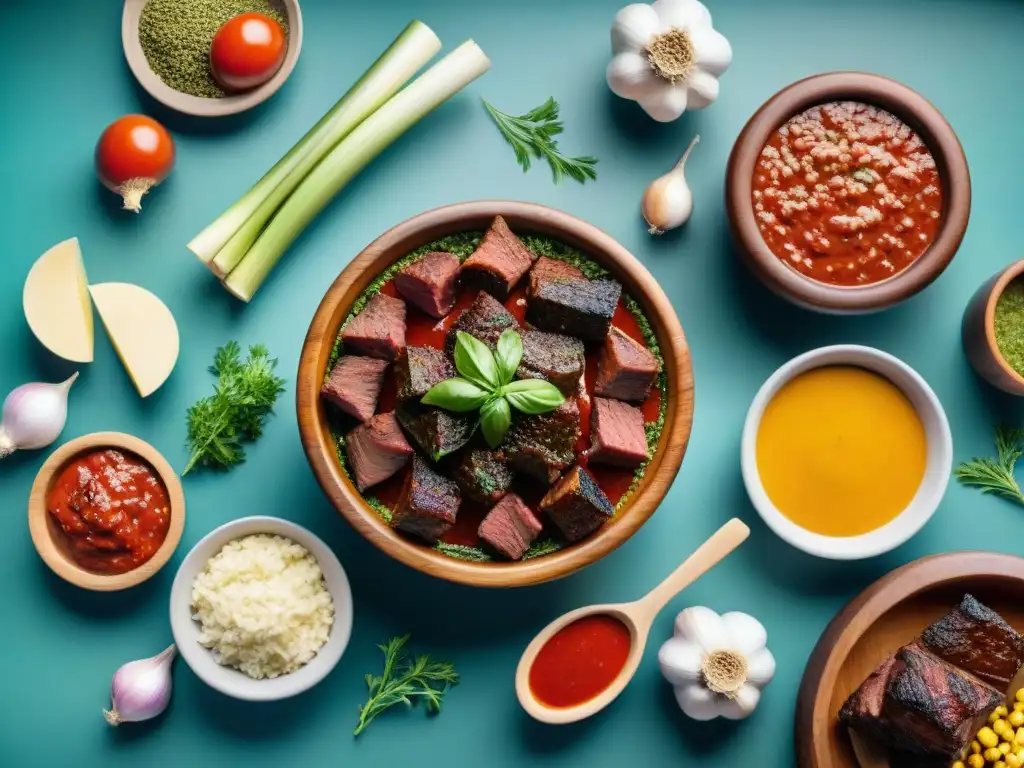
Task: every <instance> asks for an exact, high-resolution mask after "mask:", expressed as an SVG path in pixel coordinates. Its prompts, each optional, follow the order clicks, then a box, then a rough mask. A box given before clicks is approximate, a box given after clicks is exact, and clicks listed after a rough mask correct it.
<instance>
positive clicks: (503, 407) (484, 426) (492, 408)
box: [480, 397, 512, 448]
mask: <svg viewBox="0 0 1024 768" xmlns="http://www.w3.org/2000/svg"><path fill="white" fill-rule="evenodd" d="M510 426H512V411H511V410H510V409H509V407H508V403H507V402H506V401H505V398H503V397H495V398H492V399H490V400H488V401H487V402H486V403H484V404H483V407H482V408H481V409H480V429H481V431H482V432H483V433H484V440H486V441H487V444H488V445H489V446H490V447H491V448H497V447H498V446H499V445H501V441H502V440H504V439H505V435H506V434H507V433H508V428H509V427H510Z"/></svg>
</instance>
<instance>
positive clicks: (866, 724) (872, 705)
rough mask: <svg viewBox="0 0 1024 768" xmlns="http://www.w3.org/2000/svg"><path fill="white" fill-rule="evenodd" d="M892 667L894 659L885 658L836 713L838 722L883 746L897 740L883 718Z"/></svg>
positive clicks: (893, 731)
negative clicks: (883, 707)
mask: <svg viewBox="0 0 1024 768" xmlns="http://www.w3.org/2000/svg"><path fill="white" fill-rule="evenodd" d="M895 664H896V657H895V656H893V655H890V656H887V657H886V659H885V661H883V662H882V663H881V664H879V665H878V667H877V668H876V669H875V671H874V672H872V673H871V674H870V675H868V678H867V680H865V681H864V682H863V683H861V684H860V687H859V688H858V689H857V690H855V691H854V692H853V693H851V694H850V697H849V698H848V699H847V700H846V703H845V704H843V708H842V709H840V710H839V722H841V723H843V724H844V725H847V726H849V727H850V728H853V729H854V730H856V731H858V732H860V733H863V734H864V735H866V736H870V737H872V738H874V739H877V740H878V741H880V742H882V743H883V744H892V743H893V742H894V741H896V740H897V739H898V735H897V733H896V732H895V730H894V729H893V727H892V724H891V723H890V722H889V721H888V720H887V719H886V718H885V717H884V716H883V714H882V706H883V704H884V703H885V690H886V688H887V687H888V685H889V676H890V675H891V674H892V668H893V665H895Z"/></svg>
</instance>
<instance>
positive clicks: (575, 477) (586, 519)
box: [540, 464, 615, 541]
mask: <svg viewBox="0 0 1024 768" xmlns="http://www.w3.org/2000/svg"><path fill="white" fill-rule="evenodd" d="M540 508H541V509H543V510H544V511H545V512H547V513H548V517H550V518H551V520H552V521H553V522H554V524H555V525H557V526H558V529H559V530H560V531H561V532H562V535H563V536H565V538H566V539H568V540H569V541H579V540H580V539H582V538H583V537H585V536H589V535H590V534H591V533H593V532H594V531H596V530H597V529H598V528H600V527H601V524H602V523H604V522H605V521H606V520H610V519H611V517H612V515H614V514H615V508H614V507H613V506H612V503H611V502H610V501H608V497H607V496H605V495H604V491H602V490H601V489H600V488H599V487H598V485H597V483H596V482H595V481H594V478H593V477H592V476H591V475H590V473H589V472H587V470H585V469H583V467H581V466H579V465H578V464H577V465H576V466H574V467H573V468H572V469H570V470H569V471H568V472H566V473H565V476H564V477H562V478H561V479H560V480H559V481H558V482H557V483H555V485H554V486H553V487H552V488H551V489H550V490H549V491H548V492H547V493H546V494H545V495H544V498H543V499H541V501H540Z"/></svg>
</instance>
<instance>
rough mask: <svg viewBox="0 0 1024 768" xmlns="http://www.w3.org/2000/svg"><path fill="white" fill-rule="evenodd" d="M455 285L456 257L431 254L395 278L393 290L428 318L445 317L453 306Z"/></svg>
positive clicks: (440, 253) (457, 277)
mask: <svg viewBox="0 0 1024 768" xmlns="http://www.w3.org/2000/svg"><path fill="white" fill-rule="evenodd" d="M458 281H459V257H458V256H456V255H455V254H453V253H444V252H443V251H431V252H430V253H427V254H425V255H424V256H423V258H421V259H417V260H416V261H414V262H413V263H412V264H409V265H408V266H406V267H405V268H404V269H402V271H401V272H399V273H398V274H397V275H395V288H397V289H398V292H399V293H400V294H402V296H403V297H404V298H405V300H406V301H408V302H409V303H410V304H412V305H413V306H416V307H419V308H420V309H422V310H423V311H424V312H426V313H427V314H428V315H430V316H431V317H444V316H445V315H447V314H448V313H449V312H451V311H452V307H454V306H455V299H456V295H455V292H456V288H457V286H458Z"/></svg>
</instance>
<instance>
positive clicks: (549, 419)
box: [503, 398, 581, 485]
mask: <svg viewBox="0 0 1024 768" xmlns="http://www.w3.org/2000/svg"><path fill="white" fill-rule="evenodd" d="M580 431H581V430H580V407H579V405H578V404H577V403H576V400H575V398H570V399H568V400H566V401H565V402H564V403H562V404H561V405H560V406H559V407H558V408H556V409H555V410H553V411H551V412H550V413H542V414H539V415H537V416H527V415H525V414H519V415H518V416H516V417H515V419H514V420H513V422H512V427H511V429H509V431H508V435H507V436H506V437H505V442H504V443H503V447H504V451H505V458H506V459H507V460H508V463H509V466H510V467H512V469H514V470H515V471H517V472H523V473H524V474H527V475H530V476H532V477H535V478H537V479H538V480H540V481H541V482H543V483H545V484H547V485H551V483H553V482H555V480H557V479H558V476H559V475H560V474H562V471H563V470H565V469H567V468H568V467H569V466H571V465H572V463H573V462H574V461H575V460H576V441H577V440H578V439H579V437H580Z"/></svg>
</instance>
